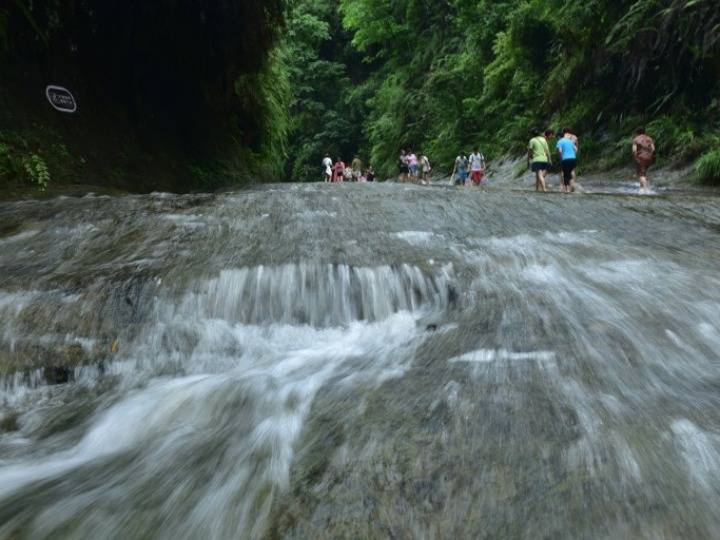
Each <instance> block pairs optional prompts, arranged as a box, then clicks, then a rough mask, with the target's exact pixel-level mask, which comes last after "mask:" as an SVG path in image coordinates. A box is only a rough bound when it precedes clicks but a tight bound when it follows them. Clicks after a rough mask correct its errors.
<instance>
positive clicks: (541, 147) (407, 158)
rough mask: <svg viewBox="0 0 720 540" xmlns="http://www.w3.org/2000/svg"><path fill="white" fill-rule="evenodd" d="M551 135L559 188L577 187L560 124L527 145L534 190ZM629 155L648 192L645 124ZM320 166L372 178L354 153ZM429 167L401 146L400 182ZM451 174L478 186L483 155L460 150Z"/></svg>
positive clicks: (339, 174) (543, 185) (649, 148)
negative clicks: (349, 157)
mask: <svg viewBox="0 0 720 540" xmlns="http://www.w3.org/2000/svg"><path fill="white" fill-rule="evenodd" d="M553 138H556V139H557V141H556V143H555V148H556V149H557V155H558V161H559V165H560V167H559V170H560V179H561V180H560V190H561V191H562V192H564V193H571V192H573V191H575V190H576V188H577V166H578V154H579V152H580V141H579V140H578V137H577V136H576V135H575V134H574V133H573V132H572V130H571V129H570V128H563V129H561V130H560V131H558V132H557V133H555V132H553V130H551V129H546V130H544V131H543V130H540V129H536V130H534V132H533V138H532V139H530V142H529V143H528V147H527V160H528V167H529V168H530V169H531V170H532V172H533V173H535V190H536V191H547V173H548V171H549V170H550V169H551V168H552V166H553V154H552V152H551V151H550V142H551V141H552V139H553ZM632 155H633V160H634V161H635V165H636V171H637V176H638V178H639V180H640V192H641V193H644V192H647V190H648V181H647V171H648V168H649V167H650V165H652V163H653V161H654V159H655V142H654V141H653V140H652V138H651V137H650V136H649V135H648V134H647V133H646V132H645V129H644V128H638V129H636V130H635V136H634V138H633V141H632ZM322 166H323V175H324V179H325V182H352V181H354V182H373V181H374V180H375V171H374V170H373V168H372V166H369V167H368V168H367V169H364V168H363V163H362V161H361V160H360V158H359V157H357V156H355V158H354V159H353V160H352V163H351V164H350V166H346V165H345V162H343V160H342V158H337V160H336V161H335V162H334V163H333V160H332V159H331V158H330V155H326V156H325V158H324V159H323V163H322ZM431 171H432V166H431V165H430V159H429V158H428V157H427V155H425V154H421V155H420V157H419V158H418V156H417V155H416V154H415V153H414V152H413V151H412V150H411V149H407V150H406V149H404V148H403V149H402V150H400V156H399V157H398V173H399V177H398V180H399V181H400V182H402V183H405V182H412V183H420V184H423V185H427V184H429V183H430V173H431ZM450 178H451V182H453V180H454V184H455V185H463V186H469V185H476V186H479V185H480V184H482V182H483V180H484V179H485V156H483V155H482V154H481V153H480V150H479V149H478V148H477V147H475V149H474V150H473V152H472V153H471V154H470V155H469V156H468V155H466V154H465V153H464V152H460V154H459V155H458V156H457V157H456V158H455V165H454V166H453V171H452V175H451V177H450Z"/></svg>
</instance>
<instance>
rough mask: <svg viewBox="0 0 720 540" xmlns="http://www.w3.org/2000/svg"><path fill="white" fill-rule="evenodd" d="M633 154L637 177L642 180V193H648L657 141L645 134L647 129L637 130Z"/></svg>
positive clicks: (633, 143)
mask: <svg viewBox="0 0 720 540" xmlns="http://www.w3.org/2000/svg"><path fill="white" fill-rule="evenodd" d="M632 154H633V159H634V160H635V166H636V169H637V175H638V178H639V179H640V193H647V191H648V180H647V171H648V168H649V167H650V165H652V163H653V161H654V160H655V141H653V140H652V138H650V136H649V135H648V134H647V133H645V128H642V127H640V128H637V129H636V130H635V138H634V139H633V142H632Z"/></svg>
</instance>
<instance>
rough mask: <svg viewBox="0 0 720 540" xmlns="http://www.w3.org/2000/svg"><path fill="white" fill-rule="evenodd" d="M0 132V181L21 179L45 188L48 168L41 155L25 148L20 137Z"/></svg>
mask: <svg viewBox="0 0 720 540" xmlns="http://www.w3.org/2000/svg"><path fill="white" fill-rule="evenodd" d="M8 139H10V137H8V136H6V135H3V134H2V133H0V181H3V182H7V181H18V180H19V181H23V182H28V183H30V184H33V185H34V186H36V187H37V188H38V189H40V190H41V191H42V190H45V189H46V188H47V187H48V184H49V183H50V170H49V168H48V165H47V163H46V162H45V160H44V159H43V157H42V156H41V155H40V154H38V153H35V152H32V151H28V150H27V146H28V144H27V141H25V140H24V139H23V138H22V137H19V136H15V137H12V139H14V140H13V142H10V141H9V140H8Z"/></svg>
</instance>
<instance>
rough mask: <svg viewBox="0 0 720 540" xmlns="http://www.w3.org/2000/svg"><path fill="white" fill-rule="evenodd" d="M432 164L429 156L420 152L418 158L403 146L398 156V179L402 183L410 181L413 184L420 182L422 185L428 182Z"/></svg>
mask: <svg viewBox="0 0 720 540" xmlns="http://www.w3.org/2000/svg"><path fill="white" fill-rule="evenodd" d="M431 172H432V165H430V158H428V157H427V155H426V154H420V157H419V158H418V156H417V154H415V153H414V152H413V151H412V149H407V151H406V150H405V149H404V148H403V149H402V150H400V156H399V157H398V173H399V175H398V180H399V181H400V182H402V183H405V182H412V183H414V184H418V183H419V184H422V185H424V186H426V185H428V184H429V183H430V173H431Z"/></svg>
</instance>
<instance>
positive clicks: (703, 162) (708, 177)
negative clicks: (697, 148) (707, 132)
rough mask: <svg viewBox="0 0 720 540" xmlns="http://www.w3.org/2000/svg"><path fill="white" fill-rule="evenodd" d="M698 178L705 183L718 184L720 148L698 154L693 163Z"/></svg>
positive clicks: (719, 177)
mask: <svg viewBox="0 0 720 540" xmlns="http://www.w3.org/2000/svg"><path fill="white" fill-rule="evenodd" d="M695 170H696V171H697V175H698V178H699V179H700V181H701V182H704V183H707V184H720V149H716V150H711V151H710V152H707V153H706V154H703V155H702V156H700V159H698V160H697V163H696V165H695Z"/></svg>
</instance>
